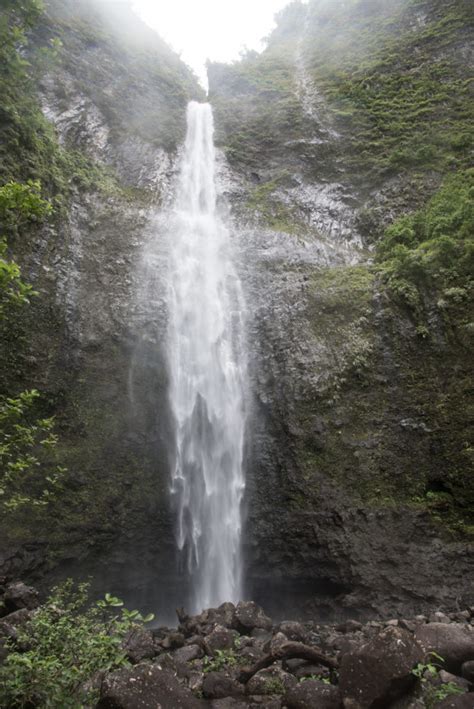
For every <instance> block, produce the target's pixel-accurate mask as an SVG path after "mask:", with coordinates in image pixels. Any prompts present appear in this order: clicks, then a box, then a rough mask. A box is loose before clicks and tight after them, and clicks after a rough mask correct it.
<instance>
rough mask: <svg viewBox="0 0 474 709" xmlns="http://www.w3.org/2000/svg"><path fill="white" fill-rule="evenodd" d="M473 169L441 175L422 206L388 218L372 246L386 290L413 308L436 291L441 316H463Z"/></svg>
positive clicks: (468, 298) (470, 263)
mask: <svg viewBox="0 0 474 709" xmlns="http://www.w3.org/2000/svg"><path fill="white" fill-rule="evenodd" d="M473 204H474V170H472V169H471V170H466V171H462V172H459V173H457V174H455V175H451V176H449V177H448V178H446V180H445V182H444V184H443V185H442V187H441V189H440V190H439V191H438V192H437V193H436V194H435V195H434V196H433V197H432V199H431V200H430V201H429V203H428V204H427V206H426V207H425V208H424V209H423V210H420V211H418V212H416V213H414V214H412V215H408V216H405V217H403V218H401V219H399V220H397V221H396V222H395V223H394V224H392V225H391V226H390V227H389V228H388V229H387V230H386V232H385V234H384V235H383V238H382V239H381V240H380V242H379V243H378V246H377V263H378V269H379V272H380V274H381V275H382V278H383V279H384V281H385V283H387V285H388V287H389V288H390V289H391V291H392V292H393V293H394V294H396V295H397V296H398V297H400V298H401V299H402V300H403V301H404V302H406V303H407V304H408V305H410V306H411V307H412V308H414V309H415V310H417V311H420V310H421V309H422V303H423V294H424V293H425V292H426V291H427V290H430V291H435V292H436V293H438V296H437V303H438V308H440V310H442V311H444V312H445V314H446V317H447V318H449V317H450V316H451V314H454V311H457V312H456V318H457V320H458V324H459V322H460V321H461V320H462V321H463V324H466V322H467V321H468V319H469V304H470V302H472V296H473V282H472V274H473V273H474V206H473Z"/></svg>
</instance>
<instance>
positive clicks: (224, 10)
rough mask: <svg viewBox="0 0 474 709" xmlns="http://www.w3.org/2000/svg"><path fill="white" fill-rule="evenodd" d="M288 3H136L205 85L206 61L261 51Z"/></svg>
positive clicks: (199, 0)
mask: <svg viewBox="0 0 474 709" xmlns="http://www.w3.org/2000/svg"><path fill="white" fill-rule="evenodd" d="M288 2H289V0H133V7H134V9H135V12H136V13H137V14H138V15H139V16H140V17H141V18H142V19H143V20H145V22H146V23H147V24H148V25H150V27H153V29H154V30H156V31H157V32H158V33H159V34H160V35H161V37H163V39H165V40H166V41H167V42H168V44H170V45H171V46H172V47H173V49H175V50H176V51H177V52H179V53H180V54H181V56H182V59H183V60H184V61H185V62H186V63H187V64H189V65H190V66H191V67H192V68H193V69H194V71H195V72H196V74H197V75H198V76H199V78H200V79H201V81H203V82H205V77H206V71H205V68H204V63H205V61H206V59H213V60H216V61H225V62H229V61H232V59H238V57H239V52H240V51H241V50H242V49H243V48H244V47H247V48H248V49H257V50H260V49H262V45H261V39H262V38H263V37H266V36H267V35H268V34H269V33H270V31H271V29H272V27H273V25H274V23H273V16H274V15H275V13H276V12H278V10H281V8H282V7H284V6H285V5H287V4H288Z"/></svg>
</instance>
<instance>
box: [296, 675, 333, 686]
mask: <svg viewBox="0 0 474 709" xmlns="http://www.w3.org/2000/svg"><path fill="white" fill-rule="evenodd" d="M309 679H313V680H317V681H318V682H322V683H323V684H331V680H330V679H329V677H324V676H323V675H314V674H313V675H307V676H306V677H301V678H300V682H306V681H307V680H309Z"/></svg>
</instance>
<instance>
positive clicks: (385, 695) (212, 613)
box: [0, 581, 474, 709]
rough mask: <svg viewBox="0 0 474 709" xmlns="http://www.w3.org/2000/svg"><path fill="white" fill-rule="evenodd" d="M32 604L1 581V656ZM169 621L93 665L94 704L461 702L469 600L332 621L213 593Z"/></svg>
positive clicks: (473, 664)
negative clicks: (272, 613)
mask: <svg viewBox="0 0 474 709" xmlns="http://www.w3.org/2000/svg"><path fill="white" fill-rule="evenodd" d="M37 607H38V594H37V592H36V591H35V590H34V589H33V588H31V587H28V586H26V585H25V584H23V583H22V582H19V581H17V582H11V583H9V584H6V585H5V586H3V594H2V598H1V604H0V609H1V610H0V612H1V613H2V615H3V617H2V618H1V620H0V662H4V660H5V657H6V656H7V654H8V645H6V640H7V639H8V638H10V639H11V640H12V641H13V645H14V642H15V637H16V636H17V632H18V627H19V626H20V625H21V624H24V623H27V622H28V619H29V618H31V616H32V614H34V613H35V609H36V608H37ZM178 619H179V625H178V627H177V628H175V629H171V628H166V627H158V628H154V629H152V630H148V629H145V628H144V627H142V626H136V630H133V631H132V632H131V633H130V634H129V635H128V637H127V640H126V652H127V655H128V659H129V662H130V666H128V667H124V668H122V669H120V670H118V671H114V672H109V673H102V674H100V675H99V676H96V677H95V678H92V681H94V682H96V683H97V686H98V687H100V699H99V701H98V703H97V705H96V709H139V708H141V709H147V708H149V709H152V708H153V709H177V708H178V707H179V708H181V709H195V708H196V709H199V707H212V708H213V709H244V707H267V709H339V708H342V707H344V709H377V708H379V709H383V708H387V709H388V708H391V709H418V708H419V709H422V708H423V707H427V708H428V709H432V708H433V709H434V708H436V709H443V708H445V709H451V708H452V709H469V708H471V709H472V707H474V608H466V609H460V610H457V611H455V612H452V613H449V614H445V613H442V612H434V613H432V614H430V615H429V616H425V615H418V616H416V617H414V618H409V619H408V618H398V619H389V620H386V621H384V622H378V621H369V622H367V623H365V624H362V623H360V622H358V621H354V620H349V621H346V622H345V623H342V624H340V625H320V624H318V622H316V621H310V622H306V623H300V622H294V621H283V622H280V623H278V624H274V623H273V622H272V620H271V619H270V618H269V617H268V616H267V615H266V614H265V612H264V611H263V609H262V608H260V607H259V606H258V605H256V604H255V603H254V602H251V601H249V602H240V603H238V604H237V605H234V604H232V603H224V604H222V605H221V606H220V607H219V608H211V609H209V610H206V611H204V612H203V613H201V614H200V615H197V616H193V617H190V616H188V615H186V614H185V612H184V611H182V610H179V611H178Z"/></svg>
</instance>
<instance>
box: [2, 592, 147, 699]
mask: <svg viewBox="0 0 474 709" xmlns="http://www.w3.org/2000/svg"><path fill="white" fill-rule="evenodd" d="M88 598H89V586H88V584H87V583H82V584H79V585H78V586H77V588H75V587H74V584H73V582H72V581H71V580H68V581H66V582H65V583H64V584H63V585H62V586H59V587H57V588H55V589H53V591H52V593H51V596H50V597H49V598H48V600H47V602H46V603H45V605H44V606H42V607H41V608H39V609H38V610H37V611H35V612H34V614H33V615H32V617H31V619H30V620H29V622H28V623H26V624H25V625H24V626H21V627H20V628H19V630H18V638H17V639H16V641H15V642H14V643H13V642H11V643H10V650H11V651H10V653H9V655H8V656H7V658H6V660H5V662H4V664H3V665H2V667H1V668H0V704H1V706H5V707H7V706H8V707H12V709H13V708H15V709H16V708H18V709H23V708H24V709H26V707H30V706H36V707H42V709H57V708H58V707H62V708H64V709H66V708H67V709H80V708H81V707H83V706H85V705H90V704H91V703H94V701H95V700H96V699H97V696H96V695H97V688H96V687H97V682H96V683H94V679H98V678H100V673H101V672H105V671H108V670H113V669H115V668H118V667H122V666H124V665H127V664H128V661H127V657H126V649H125V647H126V638H127V637H128V635H129V634H130V632H131V631H132V630H133V628H134V627H136V624H137V623H143V622H148V621H149V620H152V618H153V616H152V615H149V616H147V617H146V618H143V617H142V616H141V615H140V614H139V612H138V611H127V610H126V609H124V608H123V607H122V606H123V603H122V601H121V600H120V599H118V598H116V597H115V596H111V595H110V594H107V595H106V597H105V599H104V600H102V601H99V602H98V603H96V604H95V605H93V606H90V607H88V608H87V603H88ZM119 607H120V608H121V611H120V613H119V614H117V612H116V611H115V610H114V609H116V608H119ZM25 648H26V649H25Z"/></svg>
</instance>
